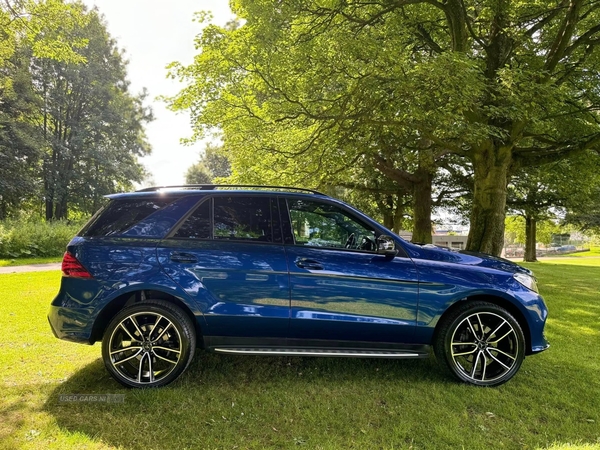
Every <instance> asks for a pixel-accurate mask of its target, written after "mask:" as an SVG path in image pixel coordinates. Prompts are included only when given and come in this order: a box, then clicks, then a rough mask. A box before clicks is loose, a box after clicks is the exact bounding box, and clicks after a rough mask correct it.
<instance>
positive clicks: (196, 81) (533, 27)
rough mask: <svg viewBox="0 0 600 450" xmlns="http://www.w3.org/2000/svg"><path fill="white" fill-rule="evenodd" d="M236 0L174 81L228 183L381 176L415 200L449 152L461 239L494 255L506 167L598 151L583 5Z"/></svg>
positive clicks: (594, 23)
mask: <svg viewBox="0 0 600 450" xmlns="http://www.w3.org/2000/svg"><path fill="white" fill-rule="evenodd" d="M232 8H233V10H234V11H235V13H236V14H237V15H238V18H239V21H238V22H235V23H230V24H228V25H227V26H225V27H218V26H215V25H208V26H206V27H205V28H204V30H203V32H202V33H201V34H200V36H199V37H198V38H197V40H196V45H197V49H198V51H199V54H198V55H197V57H196V58H195V60H194V62H193V63H192V64H191V65H189V66H187V67H185V66H182V65H181V64H173V65H172V66H171V71H170V75H171V76H172V77H176V78H179V79H181V80H182V81H184V82H186V84H187V86H186V87H185V88H184V89H183V90H182V91H181V92H180V94H179V95H178V96H176V97H175V98H173V99H171V107H172V108H173V109H176V110H181V109H187V110H190V112H191V114H192V118H193V120H194V137H193V138H194V139H200V138H202V137H204V136H207V135H210V134H213V133H215V131H217V132H221V133H222V138H223V142H224V148H225V150H226V152H227V154H228V156H229V157H230V160H231V161H232V167H233V177H234V178H237V179H240V180H245V181H256V180H257V179H259V180H263V181H270V180H280V181H283V182H289V183H292V184H299V185H305V186H324V185H333V186H336V185H340V184H341V183H342V182H343V180H347V179H348V178H356V177H357V178H359V179H369V180H370V179H373V178H377V176H374V175H373V174H375V173H377V172H379V173H378V175H383V176H384V178H388V181H393V182H394V183H395V184H396V188H402V189H404V190H405V191H406V190H407V191H408V194H409V195H411V194H412V195H414V194H416V193H418V192H422V188H421V187H423V186H424V185H425V184H426V183H425V182H430V181H431V179H433V182H434V183H435V182H436V181H435V178H434V177H435V176H438V177H439V176H440V171H441V169H442V168H444V169H445V168H446V166H447V165H448V164H449V162H448V158H449V155H454V156H455V157H456V158H458V159H459V160H460V159H462V160H463V161H464V162H463V164H462V165H470V166H471V167H472V168H473V172H474V179H473V183H474V189H473V191H472V192H473V198H472V201H471V203H472V204H473V208H471V232H470V237H469V243H468V247H469V248H470V249H471V250H481V251H486V252H490V253H496V254H497V253H499V251H500V249H501V247H502V236H503V234H504V233H503V226H504V225H503V223H504V221H503V216H504V213H505V207H506V195H507V192H506V186H507V183H508V181H509V178H510V176H511V174H512V173H514V171H515V170H517V169H519V168H526V167H535V166H539V165H542V164H544V163H548V162H553V161H557V160H560V159H562V158H564V157H567V156H571V155H573V154H575V153H581V152H582V151H584V150H587V149H598V148H600V121H599V120H598V117H597V111H598V109H599V108H600V91H599V90H598V84H597V79H598V73H600V56H599V54H598V51H597V49H596V47H597V46H598V44H600V40H599V39H598V35H599V34H600V26H598V23H600V10H599V9H598V8H596V6H595V4H594V3H585V4H583V3H582V2H579V1H573V2H570V3H568V4H567V3H564V2H562V1H558V0H556V1H553V2H551V3H550V4H549V3H547V2H539V1H537V0H526V1H520V2H504V1H501V2H498V1H496V0H485V1H473V0H468V1H461V0H448V1H445V2H437V1H430V0H417V1H399V2H392V3H389V2H383V3H381V2H380V3H377V2H374V3H373V2H362V1H358V0H350V1H345V2H337V1H332V2H329V1H327V2H318V3H316V4H307V3H306V2H304V1H300V0H291V1H286V2H285V3H284V4H282V3H281V2H278V1H277V2H275V1H273V0H260V1H256V0H238V1H236V2H235V3H234V4H233V6H232ZM454 163H455V162H453V164H454ZM407 186H409V187H407ZM419 186H421V187H419ZM434 191H435V190H434ZM438 191H440V192H441V191H443V190H442V189H439V190H438ZM422 203H423V202H422V201H414V202H413V205H414V206H419V205H421V204H422ZM414 206H413V209H414V212H415V215H416V213H417V212H419V211H417V209H416V208H414ZM429 209H430V208H429Z"/></svg>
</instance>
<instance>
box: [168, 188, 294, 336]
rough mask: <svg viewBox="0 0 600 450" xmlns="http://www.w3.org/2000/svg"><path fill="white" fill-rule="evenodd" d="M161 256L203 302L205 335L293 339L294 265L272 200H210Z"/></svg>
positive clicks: (176, 233)
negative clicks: (291, 277) (289, 336)
mask: <svg viewBox="0 0 600 450" xmlns="http://www.w3.org/2000/svg"><path fill="white" fill-rule="evenodd" d="M158 257H159V261H160V263H161V264H162V266H163V268H164V270H165V271H166V272H167V274H168V275H169V276H170V277H171V278H172V279H173V280H175V282H177V283H178V284H179V285H180V286H181V287H182V288H183V289H184V290H185V291H186V292H187V293H188V294H189V295H190V296H191V297H193V298H195V299H196V301H197V302H198V303H199V305H200V307H201V310H202V311H203V313H204V316H205V319H206V327H205V329H204V330H203V333H204V335H206V336H213V337H224V338H226V337H257V338H260V337H268V338H285V337H286V335H287V332H288V325H289V314H290V297H289V277H288V268H287V261H286V255H285V250H284V248H283V243H282V235H281V228H280V221H279V211H278V207H277V203H276V202H275V201H273V200H272V199H271V197H270V196H268V195H260V194H259V195H254V196H252V195H234V194H227V193H225V194H223V195H215V196H213V197H210V198H206V199H205V200H204V201H203V202H202V203H201V204H199V205H198V206H197V208H196V209H195V210H193V211H192V212H191V214H190V215H189V217H188V218H187V219H186V220H185V221H184V222H183V223H182V224H181V226H179V227H177V228H176V229H175V230H174V231H173V232H172V233H171V235H170V236H169V237H168V238H167V239H165V240H163V241H161V243H160V244H159V248H158ZM215 342H216V341H215ZM228 342H229V341H228ZM230 342H232V343H234V341H230Z"/></svg>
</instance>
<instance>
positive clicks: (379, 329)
mask: <svg viewBox="0 0 600 450" xmlns="http://www.w3.org/2000/svg"><path fill="white" fill-rule="evenodd" d="M109 198H110V202H109V203H108V204H107V205H106V206H105V207H104V208H102V209H101V210H100V211H98V212H97V213H96V214H95V215H94V217H92V219H91V220H90V221H89V223H88V224H87V225H86V226H85V227H84V228H83V229H82V230H81V231H80V232H79V233H78V235H77V236H76V237H75V238H73V240H72V241H71V242H70V243H69V244H68V246H67V252H66V253H65V256H64V260H63V265H62V270H63V277H62V282H61V287H60V291H59V293H58V295H57V296H56V298H55V299H54V301H53V302H52V305H51V309H50V313H49V316H48V318H49V321H50V325H51V327H52V330H53V332H54V334H55V335H56V336H57V337H58V338H61V339H66V340H70V341H74V342H82V343H87V344H93V343H94V342H96V341H100V340H101V341H102V357H103V360H104V363H105V366H106V369H107V370H108V371H109V372H110V374H111V375H112V376H113V377H114V378H115V379H116V380H117V381H118V382H120V383H122V384H123V385H125V386H129V387H156V386H164V385H166V384H168V383H170V382H172V381H173V380H175V379H176V378H177V377H179V375H181V374H182V373H183V372H184V371H185V370H186V368H187V367H188V365H189V364H190V362H191V360H192V358H193V356H194V352H195V350H196V348H197V347H200V348H203V349H205V350H208V351H213V352H219V353H233V354H244V355H298V356H338V357H366V358H424V357H428V356H429V353H430V350H431V349H433V351H434V353H435V356H436V358H437V359H438V361H439V362H440V364H441V365H442V366H443V367H445V368H446V369H447V370H449V371H450V373H452V374H453V375H454V376H455V377H456V378H458V379H459V380H461V381H463V382H466V383H470V384H474V385H480V386H496V385H499V384H502V383H504V382H506V381H508V380H509V379H510V378H512V377H513V376H514V375H515V373H516V372H517V371H518V370H519V367H520V366H521V363H522V362H523V359H524V357H525V356H526V355H530V354H534V353H538V352H541V351H543V350H545V349H546V348H547V347H548V343H547V341H546V339H545V337H544V333H543V330H544V324H545V322H546V317H547V309H546V305H545V304H544V300H543V299H542V297H540V296H539V295H538V290H537V286H536V280H535V278H534V276H533V274H532V273H531V271H529V270H528V269H525V268H523V267H521V266H519V265H517V264H514V263H512V262H510V261H507V260H504V259H501V258H496V257H492V256H489V255H484V254H480V253H472V252H466V251H461V252H457V251H452V250H450V249H447V248H442V247H435V246H432V245H417V244H413V243H409V242H406V241H404V240H402V239H401V238H400V237H398V236H396V235H394V234H393V233H392V232H391V231H389V230H387V229H386V228H384V227H382V226H381V225H380V224H378V223H377V222H375V221H374V220H372V219H371V218H369V217H367V216H366V215H364V214H362V213H361V212H360V211H357V210H356V209H354V208H352V207H351V206H349V205H347V204H345V203H343V202H341V201H338V200H335V199H333V198H331V197H328V196H326V195H323V194H321V193H318V192H316V191H309V190H306V189H295V188H279V187H255V186H207V185H193V186H178V187H162V188H149V189H143V190H141V191H137V192H132V193H125V194H115V195H111V196H109Z"/></svg>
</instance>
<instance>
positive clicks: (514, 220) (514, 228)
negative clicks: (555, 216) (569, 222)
mask: <svg viewBox="0 0 600 450" xmlns="http://www.w3.org/2000/svg"><path fill="white" fill-rule="evenodd" d="M562 230H563V228H561V227H560V225H558V224H557V223H555V222H554V221H552V220H540V221H538V222H537V239H536V242H540V243H542V244H545V245H550V244H552V236H554V235H555V234H557V233H561V232H563V231H562ZM505 232H506V236H507V237H506V243H507V244H523V245H525V241H526V240H527V236H526V233H525V217H523V216H507V217H506V222H505Z"/></svg>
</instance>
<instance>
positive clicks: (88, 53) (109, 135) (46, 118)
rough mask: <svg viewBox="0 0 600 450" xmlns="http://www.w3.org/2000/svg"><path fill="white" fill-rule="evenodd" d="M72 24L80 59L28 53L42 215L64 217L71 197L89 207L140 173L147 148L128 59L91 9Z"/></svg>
mask: <svg viewBox="0 0 600 450" xmlns="http://www.w3.org/2000/svg"><path fill="white" fill-rule="evenodd" d="M86 15H87V21H86V22H85V24H84V26H81V27H76V29H75V30H74V31H73V32H74V33H75V36H76V39H85V40H86V41H87V44H86V45H85V47H83V48H81V49H78V50H77V52H78V54H80V55H81V57H82V59H83V60H84V61H85V62H82V63H79V64H74V63H69V62H59V61H56V60H53V59H47V58H34V60H33V63H32V76H33V82H34V86H35V89H36V91H37V93H38V95H39V97H40V99H41V107H40V111H39V116H38V118H39V119H38V126H39V128H40V129H41V131H42V134H43V137H44V139H45V141H46V142H47V146H46V148H45V149H44V156H43V167H42V177H43V182H44V186H43V191H44V200H45V216H46V219H48V220H50V219H62V218H66V217H67V215H68V209H69V205H70V204H71V205H76V206H77V207H78V208H79V209H82V210H84V211H87V212H92V211H94V210H95V209H97V207H98V205H99V202H100V201H101V199H102V196H103V195H105V194H107V193H110V192H114V191H115V190H120V189H127V188H130V187H131V181H140V180H141V179H142V178H143V176H144V172H143V168H142V167H141V165H140V164H139V163H138V162H137V157H138V156H141V155H144V154H147V153H148V152H149V151H150V148H149V144H148V143H147V141H146V137H145V134H144V129H143V126H144V124H145V123H146V122H147V121H149V120H151V119H152V116H151V113H150V111H149V110H148V109H147V108H145V107H144V106H143V101H144V97H145V93H142V94H141V95H138V96H133V95H131V94H130V93H129V82H128V81H127V79H126V62H125V61H124V60H123V57H122V54H121V52H120V51H119V50H118V48H117V47H116V43H115V41H114V40H113V39H112V38H111V37H110V36H109V34H108V32H107V30H106V26H105V24H104V23H103V22H102V20H101V18H100V17H99V15H98V13H97V11H95V10H92V11H90V12H87V13H86Z"/></svg>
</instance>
